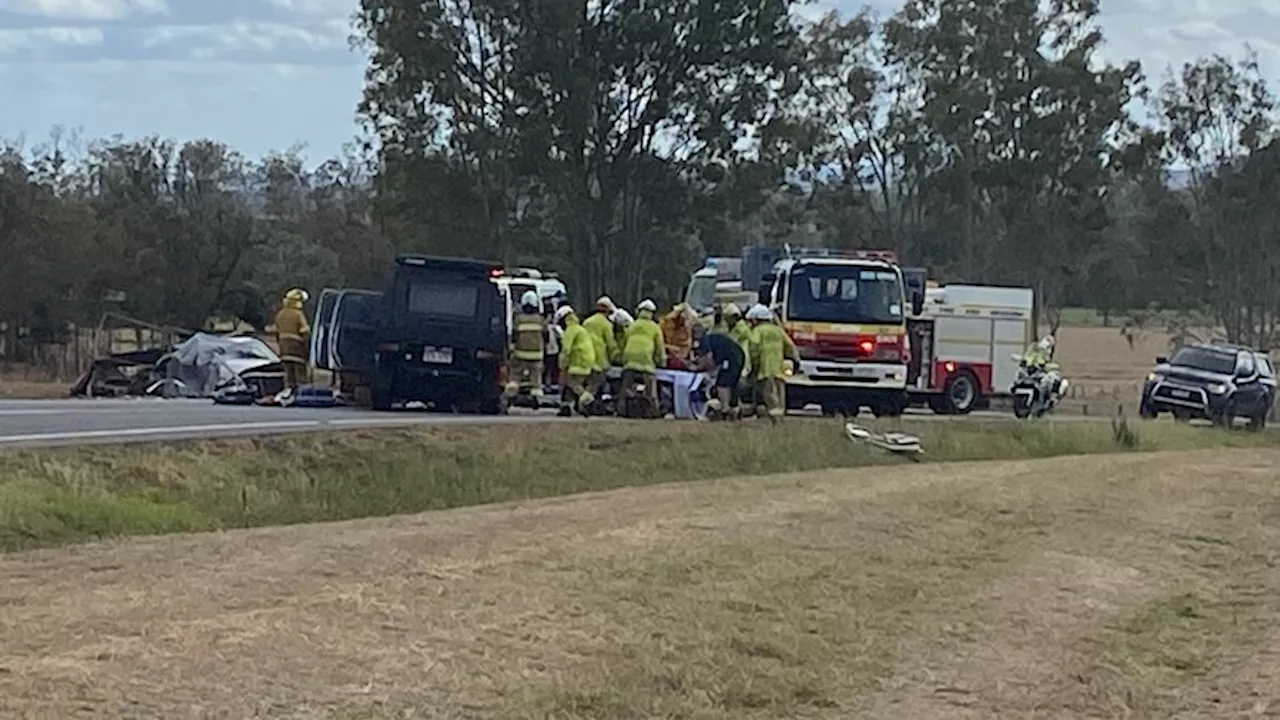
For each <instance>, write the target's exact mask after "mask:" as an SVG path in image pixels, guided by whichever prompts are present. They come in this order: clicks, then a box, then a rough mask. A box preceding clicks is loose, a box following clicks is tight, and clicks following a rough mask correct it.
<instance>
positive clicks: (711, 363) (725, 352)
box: [693, 333, 747, 419]
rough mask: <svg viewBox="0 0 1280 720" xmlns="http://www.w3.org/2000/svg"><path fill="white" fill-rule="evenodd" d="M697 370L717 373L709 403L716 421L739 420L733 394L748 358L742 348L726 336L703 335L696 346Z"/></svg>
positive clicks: (711, 413)
mask: <svg viewBox="0 0 1280 720" xmlns="http://www.w3.org/2000/svg"><path fill="white" fill-rule="evenodd" d="M693 357H694V363H693V365H694V369H696V370H697V371H698V372H704V373H709V372H714V373H715V376H716V378H715V397H713V398H711V400H710V401H709V402H708V403H707V410H708V411H710V412H709V414H710V416H711V417H712V418H713V419H716V418H725V419H729V418H735V417H737V415H738V413H737V407H736V406H735V404H734V393H735V392H736V391H737V389H738V382H739V381H740V380H741V379H742V367H743V365H745V364H746V361H747V356H746V353H744V352H743V351H742V348H741V347H740V346H739V345H738V343H737V342H735V341H734V339H733V338H732V337H729V336H728V335H726V334H723V333H709V334H706V335H703V336H702V337H701V338H700V339H699V340H698V341H697V342H695V343H694V346H693Z"/></svg>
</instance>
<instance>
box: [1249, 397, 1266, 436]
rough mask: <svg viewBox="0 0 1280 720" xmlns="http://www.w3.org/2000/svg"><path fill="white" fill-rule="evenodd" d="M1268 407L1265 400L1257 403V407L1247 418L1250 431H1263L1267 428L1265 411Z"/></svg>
mask: <svg viewBox="0 0 1280 720" xmlns="http://www.w3.org/2000/svg"><path fill="white" fill-rule="evenodd" d="M1269 409H1270V408H1269V406H1268V404H1267V402H1266V401H1265V400H1261V401H1259V402H1258V407H1257V408H1255V409H1254V411H1253V414H1252V415H1250V416H1249V429H1250V430H1254V431H1257V430H1265V429H1266V427H1267V411H1268V410H1269Z"/></svg>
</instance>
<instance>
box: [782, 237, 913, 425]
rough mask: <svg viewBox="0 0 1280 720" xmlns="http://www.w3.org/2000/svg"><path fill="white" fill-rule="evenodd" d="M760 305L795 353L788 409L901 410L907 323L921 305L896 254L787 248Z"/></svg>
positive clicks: (907, 352)
mask: <svg viewBox="0 0 1280 720" xmlns="http://www.w3.org/2000/svg"><path fill="white" fill-rule="evenodd" d="M760 301H761V302H763V303H765V304H767V305H769V306H770V307H771V308H773V310H774V311H775V312H776V313H777V315H778V319H779V321H780V322H781V324H782V327H783V329H785V330H786V332H787V334H788V335H789V336H790V337H791V339H792V341H793V342H794V343H795V345H796V349H797V350H798V351H799V354H800V358H801V360H800V366H799V367H798V368H795V369H794V372H793V373H792V374H791V375H789V376H788V378H787V405H788V407H789V408H791V409H800V408H805V407H807V406H810V405H819V406H821V407H822V410H823V412H827V413H837V412H839V413H847V414H856V413H857V412H858V411H859V410H860V409H861V408H862V407H868V408H870V409H871V410H872V412H874V413H876V414H877V415H898V414H901V413H902V411H903V410H904V409H905V408H906V407H907V405H908V403H909V396H908V393H907V368H908V360H909V358H910V356H911V346H910V340H909V338H908V336H907V325H906V320H907V317H908V316H909V315H910V314H919V311H920V309H921V307H922V305H923V302H924V298H923V296H922V294H921V293H911V294H910V296H909V294H908V292H907V286H906V283H905V282H904V277H903V272H902V269H901V268H899V267H898V264H897V257H896V256H895V255H894V253H892V252H890V251H884V250H831V249H813V250H793V249H791V248H787V250H786V253H785V256H784V257H783V258H782V259H779V260H777V261H776V262H775V263H774V264H773V267H772V271H771V272H770V273H769V274H768V275H767V276H766V277H765V278H764V282H763V283H762V284H761V291H760ZM908 302H910V303H911V305H910V307H909V306H908Z"/></svg>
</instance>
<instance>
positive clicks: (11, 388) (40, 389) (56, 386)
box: [0, 367, 71, 400]
mask: <svg viewBox="0 0 1280 720" xmlns="http://www.w3.org/2000/svg"><path fill="white" fill-rule="evenodd" d="M70 390H71V381H65V382H64V381H61V380H50V379H49V378H48V377H47V374H45V373H40V372H37V371H35V370H32V369H30V368H17V367H13V368H9V369H7V370H5V369H0V399H6V398H21V399H41V400H43V399H53V398H64V397H66V396H67V394H68V393H69V392H70Z"/></svg>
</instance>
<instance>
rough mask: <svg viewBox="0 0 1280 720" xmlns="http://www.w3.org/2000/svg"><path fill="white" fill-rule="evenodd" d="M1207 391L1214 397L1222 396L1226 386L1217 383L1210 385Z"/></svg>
mask: <svg viewBox="0 0 1280 720" xmlns="http://www.w3.org/2000/svg"><path fill="white" fill-rule="evenodd" d="M1208 390H1209V392H1211V393H1213V394H1214V395H1222V394H1223V393H1225V392H1226V391H1227V386H1226V385H1223V384H1221V383H1219V384H1217V385H1210V386H1209V387H1208Z"/></svg>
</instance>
